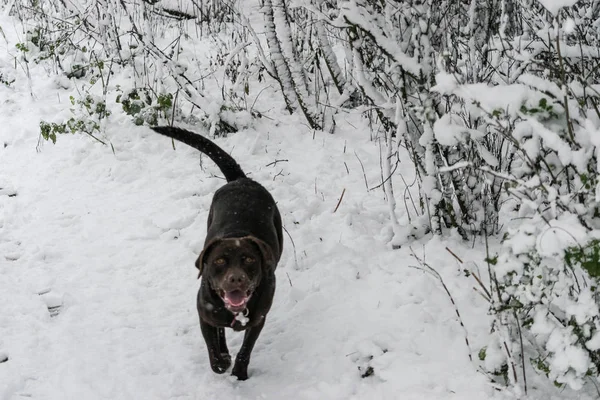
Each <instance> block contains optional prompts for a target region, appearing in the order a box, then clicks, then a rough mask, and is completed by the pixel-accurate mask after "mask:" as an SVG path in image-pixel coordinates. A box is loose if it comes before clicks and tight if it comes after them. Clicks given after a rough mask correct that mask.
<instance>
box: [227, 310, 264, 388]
mask: <svg viewBox="0 0 600 400" xmlns="http://www.w3.org/2000/svg"><path fill="white" fill-rule="evenodd" d="M264 326H265V318H264V317H263V318H262V321H261V322H260V323H259V324H257V325H255V326H253V327H252V328H249V329H248V330H247V331H246V333H245V334H244V342H243V343H242V347H241V348H240V351H239V352H238V355H237V357H235V364H234V365H233V371H232V372H231V375H233V376H236V377H237V378H238V379H239V380H240V381H245V380H246V379H248V364H249V363H250V354H251V353H252V349H254V344H255V343H256V339H258V336H259V335H260V331H262V328H263V327H264Z"/></svg>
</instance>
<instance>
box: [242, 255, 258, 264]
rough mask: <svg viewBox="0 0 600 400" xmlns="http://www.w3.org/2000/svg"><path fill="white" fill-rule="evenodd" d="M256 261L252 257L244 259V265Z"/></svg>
mask: <svg viewBox="0 0 600 400" xmlns="http://www.w3.org/2000/svg"><path fill="white" fill-rule="evenodd" d="M255 262H256V260H255V259H254V258H252V257H244V264H254V263H255Z"/></svg>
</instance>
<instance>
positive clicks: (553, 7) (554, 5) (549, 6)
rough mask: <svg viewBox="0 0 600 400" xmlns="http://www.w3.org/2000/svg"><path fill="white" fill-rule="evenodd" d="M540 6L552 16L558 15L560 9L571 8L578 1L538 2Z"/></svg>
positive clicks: (541, 0)
mask: <svg viewBox="0 0 600 400" xmlns="http://www.w3.org/2000/svg"><path fill="white" fill-rule="evenodd" d="M538 1H539V2H540V3H542V5H543V6H544V7H545V8H546V10H548V11H550V13H551V14H552V15H554V16H556V15H558V12H559V11H560V10H561V8H565V7H571V6H573V5H575V3H577V2H578V1H579V0H538Z"/></svg>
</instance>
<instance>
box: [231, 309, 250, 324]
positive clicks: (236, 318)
mask: <svg viewBox="0 0 600 400" xmlns="http://www.w3.org/2000/svg"><path fill="white" fill-rule="evenodd" d="M248 314H250V310H248V308H244V311H240V312H238V313H233V321H231V327H232V328H233V326H234V325H235V323H236V322H239V323H240V324H242V326H246V324H247V323H248V321H250V319H249V318H248Z"/></svg>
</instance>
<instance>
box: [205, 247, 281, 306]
mask: <svg viewBox="0 0 600 400" xmlns="http://www.w3.org/2000/svg"><path fill="white" fill-rule="evenodd" d="M273 263H274V257H273V253H272V251H271V249H270V247H269V246H268V245H267V244H266V243H265V242H263V241H262V240H259V239H257V238H255V237H253V236H245V237H242V238H227V239H215V240H213V241H211V242H209V243H208V244H207V245H206V246H205V247H204V250H203V251H202V253H201V254H200V256H199V257H198V260H197V261H196V267H197V268H198V270H199V271H200V272H199V274H198V277H200V275H203V276H204V278H203V279H205V280H207V281H208V284H209V285H210V287H211V288H212V289H213V290H214V291H215V292H217V294H218V295H219V296H220V297H221V299H222V300H223V303H225V307H227V309H229V310H230V311H232V312H240V311H243V310H244V309H245V308H246V305H247V304H248V301H249V300H250V297H251V296H252V293H254V290H255V289H256V288H257V287H258V285H259V284H260V281H261V279H262V277H263V274H264V273H266V271H267V270H268V269H270V268H272V265H273Z"/></svg>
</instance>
